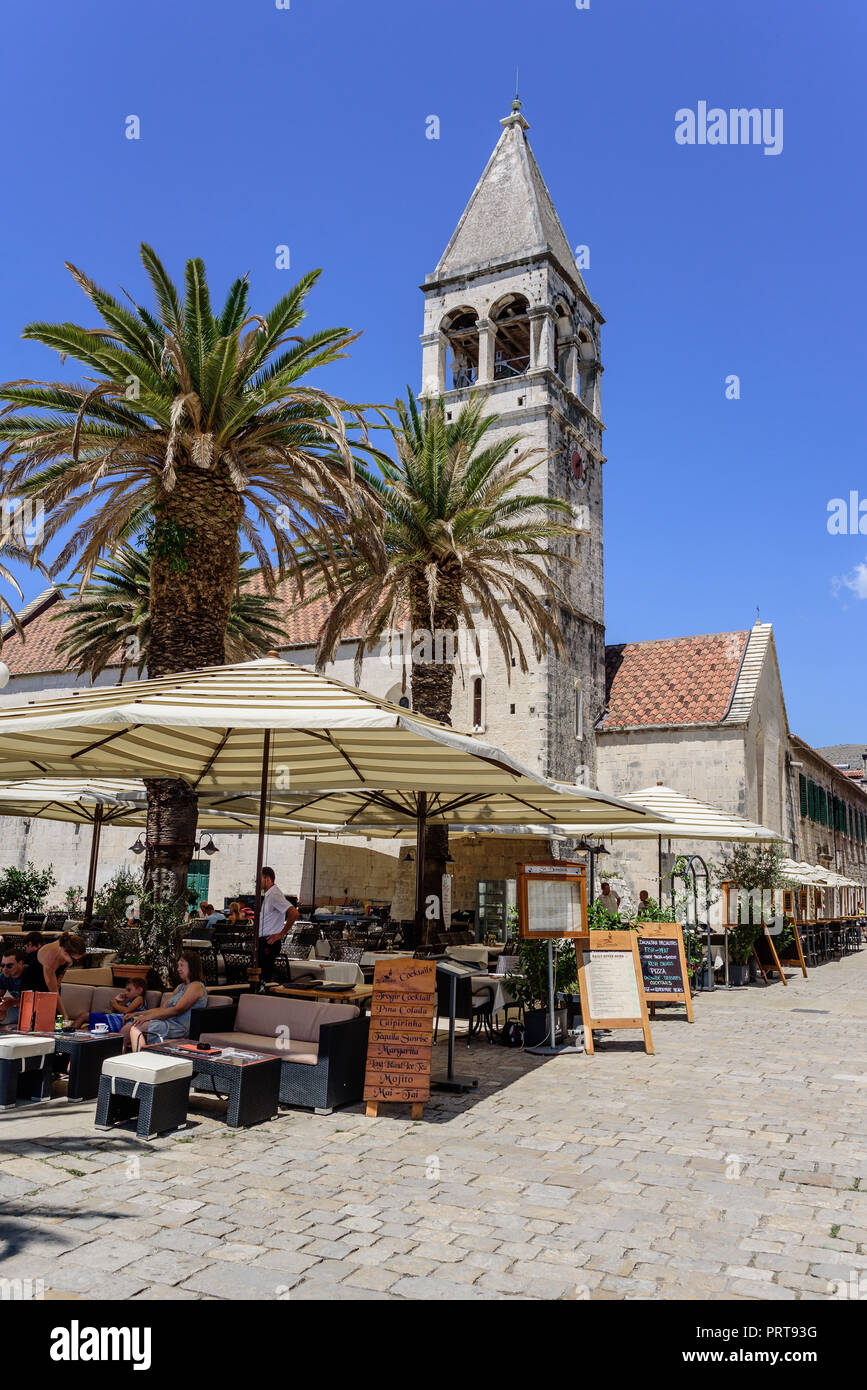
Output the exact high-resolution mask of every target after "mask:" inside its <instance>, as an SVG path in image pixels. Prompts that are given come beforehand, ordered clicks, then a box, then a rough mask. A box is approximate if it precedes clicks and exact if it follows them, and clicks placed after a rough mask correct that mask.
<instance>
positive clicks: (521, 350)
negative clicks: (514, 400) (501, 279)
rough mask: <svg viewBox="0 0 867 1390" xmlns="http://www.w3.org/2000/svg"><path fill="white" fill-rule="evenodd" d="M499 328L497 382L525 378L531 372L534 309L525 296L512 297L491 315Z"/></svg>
mask: <svg viewBox="0 0 867 1390" xmlns="http://www.w3.org/2000/svg"><path fill="white" fill-rule="evenodd" d="M491 322H492V323H493V325H494V329H495V334H496V336H495V339H494V380H495V381H502V380H504V379H506V378H507V377H513V376H523V375H524V374H525V373H526V372H528V371H529V370H530V306H529V304H528V303H527V300H526V299H525V298H524V296H523V295H522V294H510V295H507V296H506V298H505V299H502V300H501V301H500V303H499V304H498V305H497V306H496V308H495V309H494V310H493V311H492V313H491Z"/></svg>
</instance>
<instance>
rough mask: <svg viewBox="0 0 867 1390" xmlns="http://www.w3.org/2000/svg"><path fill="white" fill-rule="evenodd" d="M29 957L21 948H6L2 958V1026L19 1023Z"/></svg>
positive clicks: (12, 1025) (7, 1026) (0, 1022)
mask: <svg viewBox="0 0 867 1390" xmlns="http://www.w3.org/2000/svg"><path fill="white" fill-rule="evenodd" d="M26 960H27V957H26V955H25V953H24V951H22V950H20V949H15V950H13V949H12V948H11V947H8V948H6V949H4V951H3V956H2V959H0V1026H3V1027H6V1028H14V1027H15V1026H16V1024H17V1023H18V1001H19V999H20V997H21V989H22V976H23V974H24V966H25V964H26Z"/></svg>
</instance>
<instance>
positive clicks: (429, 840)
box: [410, 585, 458, 944]
mask: <svg viewBox="0 0 867 1390" xmlns="http://www.w3.org/2000/svg"><path fill="white" fill-rule="evenodd" d="M444 590H445V585H443V588H442V589H441V601H440V602H439V603H438V604H437V605H436V607H435V609H434V613H433V628H432V630H430V629H428V626H427V625H428V623H430V621H431V616H430V606H429V603H428V600H427V593H426V590H425V589H421V588H420V589H419V590H418V591H417V592H415V593H414V594H413V596H412V600H411V603H410V619H411V623H412V629H413V649H414V652H413V665H412V682H411V690H412V707H413V710H414V711H415V712H416V713H417V714H425V715H427V716H428V718H429V719H438V720H439V721H440V723H441V724H451V722H452V687H453V684H454V674H455V662H454V653H455V652H456V651H457V636H458V619H457V607H456V605H452V604H450V603H448V602H447V601H445V602H444V601H442V600H443V599H444V598H445V593H444V592H443V591H444ZM423 633H424V634H426V637H422V636H420V634H423ZM416 652H417V653H418V655H420V656H421V657H426V656H428V655H430V656H431V657H432V658H433V659H432V660H430V661H426V660H423V659H422V660H416V659H415V656H416ZM423 790H426V788H425V789H423ZM448 852H449V830H448V826H447V825H429V826H428V827H427V834H426V838H425V854H424V867H423V869H422V875H421V882H422V898H423V902H424V904H425V905H430V906H431V908H432V907H434V906H435V907H436V908H437V913H436V916H428V915H427V911H425V912H424V915H423V916H422V918H421V920H419V917H420V912H419V909H420V907H421V905H420V904H418V903H416V929H417V931H420V933H421V936H420V940H421V941H422V942H423V943H425V944H427V943H428V942H429V941H430V939H431V937H432V936H433V935H435V934H436V933H438V932H441V931H443V930H444V922H443V912H442V892H443V874H444V873H445V871H446V868H447V865H446V862H445V861H446V856H447V855H448Z"/></svg>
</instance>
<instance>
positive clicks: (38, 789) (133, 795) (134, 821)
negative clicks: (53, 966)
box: [0, 777, 301, 922]
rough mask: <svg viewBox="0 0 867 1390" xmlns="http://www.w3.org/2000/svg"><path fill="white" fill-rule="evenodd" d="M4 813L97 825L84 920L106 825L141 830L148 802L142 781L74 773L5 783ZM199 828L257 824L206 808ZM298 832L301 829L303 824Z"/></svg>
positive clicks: (245, 828) (0, 796)
mask: <svg viewBox="0 0 867 1390" xmlns="http://www.w3.org/2000/svg"><path fill="white" fill-rule="evenodd" d="M0 816H17V817H19V818H21V819H26V820H51V821H65V822H66V823H67V824H70V825H90V826H92V828H93V833H92V835H91V840H90V862H89V865H88V872H87V889H86V892H85V903H84V919H85V921H86V922H87V921H90V918H91V916H92V915H93V897H94V892H95V888H96V868H97V861H98V857H99V842H100V835H101V833H102V827H103V826H104V825H114V826H131V827H133V828H136V827H138V828H139V829H141V828H142V827H144V826H145V825H146V824H147V804H146V802H145V799H144V787H143V786H142V783H141V782H136V781H133V780H127V779H123V778H115V779H114V780H111V781H99V780H97V779H96V778H94V779H93V780H92V781H89V782H82V781H80V780H75V779H72V778H48V777H41V778H36V779H34V780H33V781H30V782H4V783H0ZM198 829H199V830H200V831H202V830H207V831H211V832H213V831H225V832H231V833H233V834H237V833H239V832H240V833H244V832H250V831H253V832H255V829H256V825H255V823H254V822H253V821H251V820H248V819H247V818H245V817H244V816H238V815H231V814H228V813H226V812H222V811H210V810H203V811H202V812H201V814H200V815H199V818H198ZM298 833H299V834H300V833H301V831H300V829H299V832H298Z"/></svg>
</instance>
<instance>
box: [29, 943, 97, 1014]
mask: <svg viewBox="0 0 867 1390" xmlns="http://www.w3.org/2000/svg"><path fill="white" fill-rule="evenodd" d="M86 955H87V947H86V946H85V944H84V942H83V941H82V939H81V937H80V936H71V935H70V933H69V932H68V931H65V932H62V933H61V935H60V936H59V937H58V938H57V940H56V941H50V942H47V943H46V944H45V945H44V946H40V948H39V950H38V951H36V952H34V954H33V955H31V957H30V959H29V960H28V961H27V964H26V965H25V967H24V973H23V974H22V976H21V989H22V991H23V990H28V989H35V990H37V991H38V992H39V993H40V994H44V993H46V992H48V993H56V995H57V1007H58V1009H59V1011H60V1013H62V1015H63V1017H64V1018H65V1019H66V1020H68V1019H69V1014H68V1013H67V1012H66V1009H65V1008H64V1006H63V1000H62V999H61V997H60V985H61V982H62V980H63V976H64V974H65V972H66V970H67V968H68V967H69V966H70V965H71V964H72V962H73V961H79V960H84V958H85V957H86Z"/></svg>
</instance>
